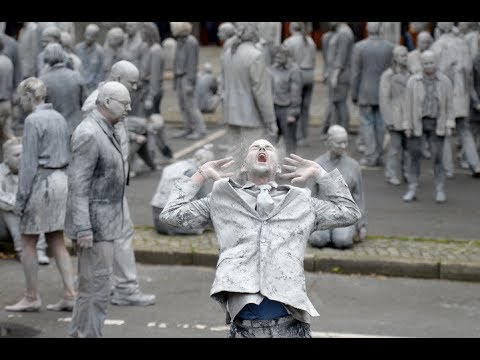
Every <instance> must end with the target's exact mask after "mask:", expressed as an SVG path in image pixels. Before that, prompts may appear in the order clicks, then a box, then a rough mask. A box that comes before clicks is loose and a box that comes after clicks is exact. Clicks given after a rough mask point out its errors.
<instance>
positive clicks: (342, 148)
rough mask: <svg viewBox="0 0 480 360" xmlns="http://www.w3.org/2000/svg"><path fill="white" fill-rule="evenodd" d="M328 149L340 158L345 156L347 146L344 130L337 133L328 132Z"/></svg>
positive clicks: (346, 136)
mask: <svg viewBox="0 0 480 360" xmlns="http://www.w3.org/2000/svg"><path fill="white" fill-rule="evenodd" d="M329 133H330V134H329V136H328V141H327V145H328V149H329V150H330V152H331V153H332V154H334V155H337V156H341V155H343V154H345V152H346V151H347V146H348V134H347V132H346V131H345V129H343V131H342V130H338V131H329Z"/></svg>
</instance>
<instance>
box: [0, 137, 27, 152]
mask: <svg viewBox="0 0 480 360" xmlns="http://www.w3.org/2000/svg"><path fill="white" fill-rule="evenodd" d="M17 145H22V140H20V138H18V137H12V138H10V139H8V140H7V141H5V142H4V143H3V145H2V150H3V153H4V154H5V155H6V154H8V153H9V152H10V150H11V149H12V148H13V147H14V146H17Z"/></svg>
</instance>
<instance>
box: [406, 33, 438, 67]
mask: <svg viewBox="0 0 480 360" xmlns="http://www.w3.org/2000/svg"><path fill="white" fill-rule="evenodd" d="M432 43H433V38H432V35H431V34H430V33H429V32H428V31H421V32H420V33H419V34H418V36H417V48H416V49H415V50H412V51H410V52H409V53H408V70H410V72H411V73H412V74H416V73H419V72H422V71H423V67H422V61H421V60H420V55H422V53H423V52H424V51H425V50H428V49H429V48H430V46H431V45H432Z"/></svg>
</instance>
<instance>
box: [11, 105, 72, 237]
mask: <svg viewBox="0 0 480 360" xmlns="http://www.w3.org/2000/svg"><path fill="white" fill-rule="evenodd" d="M69 161H70V148H69V135H68V126H67V122H66V120H65V118H64V117H63V116H62V115H61V114H60V113H59V112H58V111H56V110H54V109H53V107H52V104H43V105H40V106H38V107H37V109H36V110H35V111H34V112H33V113H31V114H30V115H28V116H27V118H26V119H25V129H24V135H23V151H22V158H21V160H20V170H19V180H18V182H19V183H18V191H17V199H16V207H17V208H18V209H20V210H22V212H23V214H22V217H21V219H20V232H21V233H22V234H41V233H48V232H52V231H58V230H63V226H64V220H65V206H66V202H67V174H66V172H65V170H66V167H67V165H68V163H69Z"/></svg>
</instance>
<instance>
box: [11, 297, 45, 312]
mask: <svg viewBox="0 0 480 360" xmlns="http://www.w3.org/2000/svg"><path fill="white" fill-rule="evenodd" d="M41 307H42V300H40V298H37V299H36V300H29V299H28V298H27V297H26V296H25V297H24V298H22V300H20V301H19V302H18V303H16V304H14V305H8V306H5V310H6V311H40V308H41Z"/></svg>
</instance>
